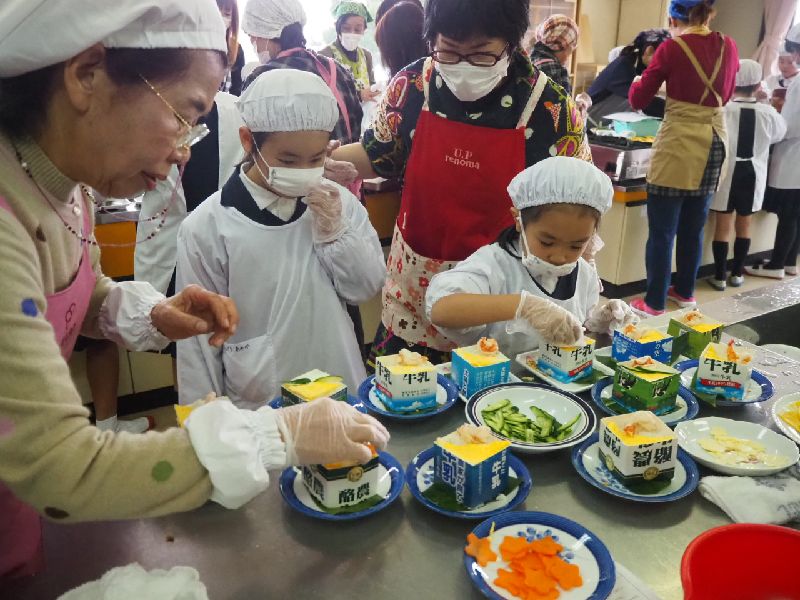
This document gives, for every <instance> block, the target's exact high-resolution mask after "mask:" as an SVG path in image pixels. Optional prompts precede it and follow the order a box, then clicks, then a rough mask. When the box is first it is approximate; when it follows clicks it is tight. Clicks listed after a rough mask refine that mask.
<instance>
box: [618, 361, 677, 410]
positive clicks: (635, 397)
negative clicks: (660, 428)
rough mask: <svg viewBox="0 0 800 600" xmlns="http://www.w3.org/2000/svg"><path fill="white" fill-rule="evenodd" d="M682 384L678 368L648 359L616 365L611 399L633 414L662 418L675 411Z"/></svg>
mask: <svg viewBox="0 0 800 600" xmlns="http://www.w3.org/2000/svg"><path fill="white" fill-rule="evenodd" d="M680 384H681V381H680V373H679V372H678V371H677V370H676V369H673V368H672V367H670V366H669V365H665V364H664V363H660V362H658V361H657V360H653V359H652V358H650V357H649V356H645V357H642V358H634V359H631V360H629V361H627V362H621V363H617V369H616V372H615V373H614V388H613V391H612V396H613V398H614V401H615V402H617V404H620V405H621V406H623V407H625V408H626V409H627V410H629V411H630V412H636V411H640V410H649V411H650V412H652V413H655V414H657V415H663V414H666V413H668V412H670V411H672V410H674V408H675V402H676V400H677V397H678V389H679V388H680Z"/></svg>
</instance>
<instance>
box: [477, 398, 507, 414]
mask: <svg viewBox="0 0 800 600" xmlns="http://www.w3.org/2000/svg"><path fill="white" fill-rule="evenodd" d="M507 406H511V400H500V401H499V402H495V403H494V404H490V405H489V406H487V407H486V408H484V409H483V410H482V411H481V412H482V413H487V412H497V411H498V410H502V409H504V408H506V407H507Z"/></svg>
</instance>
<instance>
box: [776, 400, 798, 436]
mask: <svg viewBox="0 0 800 600" xmlns="http://www.w3.org/2000/svg"><path fill="white" fill-rule="evenodd" d="M795 402H800V392H795V393H794V394H789V395H788V396H784V397H783V398H780V399H778V400H776V401H775V404H773V405H772V420H773V421H775V425H777V426H778V429H780V430H781V431H782V432H783V435H785V436H786V437H788V438H789V439H790V440H792V441H794V443H796V444H800V431H797V429H795V428H794V427H792V426H791V425H789V424H788V423H787V422H786V421H784V420H783V419H781V416H780V414H781V413H782V412H785V411H786V409H788V408H789V405H790V404H794V403H795Z"/></svg>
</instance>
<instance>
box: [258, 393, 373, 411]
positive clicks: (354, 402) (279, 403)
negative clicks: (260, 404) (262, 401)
mask: <svg viewBox="0 0 800 600" xmlns="http://www.w3.org/2000/svg"><path fill="white" fill-rule="evenodd" d="M347 403H348V404H349V405H350V406H352V407H353V408H355V409H356V410H357V411H358V412H361V413H364V414H367V407H366V406H364V403H363V402H361V400H359V399H358V398H354V397H353V396H350V395H348V396H347ZM267 406H269V407H270V408H283V397H281V396H278V397H277V398H275V400H273V401H272V402H269V403H268V404H267Z"/></svg>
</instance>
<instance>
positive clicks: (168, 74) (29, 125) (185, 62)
mask: <svg viewBox="0 0 800 600" xmlns="http://www.w3.org/2000/svg"><path fill="white" fill-rule="evenodd" d="M199 51H200V52H206V50H199ZM208 51H209V52H214V53H215V54H217V55H218V56H219V59H220V61H221V63H222V64H223V65H224V66H227V64H228V58H227V56H226V55H225V54H224V53H222V52H219V51H216V50H208ZM194 52H198V50H189V49H185V48H146V49H143V48H106V56H105V68H106V72H107V73H108V76H109V78H110V79H111V81H113V82H114V83H115V84H116V85H118V86H123V87H127V86H133V85H141V84H142V80H141V78H140V75H141V76H143V77H145V78H146V79H147V80H148V81H150V82H151V83H153V84H156V83H162V84H163V83H165V82H171V81H175V80H177V79H180V78H181V77H182V76H183V75H184V74H185V73H186V72H187V71H188V70H189V67H190V65H191V64H192V57H193V53H194ZM63 69H64V63H63V62H62V63H57V64H55V65H51V66H49V67H44V68H43V69H38V70H36V71H31V72H29V73H24V74H22V75H18V76H16V77H7V78H3V79H0V130H2V131H4V132H5V133H7V134H8V135H10V136H11V137H20V136H22V135H25V134H28V135H35V134H36V133H37V132H38V130H39V128H40V127H41V126H42V124H43V123H44V121H45V118H46V115H47V104H48V102H49V101H50V99H51V98H52V96H53V94H54V92H55V90H56V87H57V85H58V81H59V76H60V75H61V74H62V73H63Z"/></svg>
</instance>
